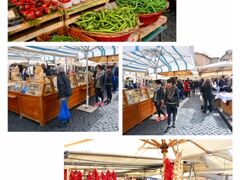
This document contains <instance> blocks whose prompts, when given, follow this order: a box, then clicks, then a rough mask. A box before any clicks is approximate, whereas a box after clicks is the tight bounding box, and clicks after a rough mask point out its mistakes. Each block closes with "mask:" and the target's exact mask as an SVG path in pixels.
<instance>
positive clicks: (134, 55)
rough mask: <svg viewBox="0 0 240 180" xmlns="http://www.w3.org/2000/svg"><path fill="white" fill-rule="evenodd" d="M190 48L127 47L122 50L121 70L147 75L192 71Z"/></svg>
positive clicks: (192, 53) (191, 50) (192, 62)
mask: <svg viewBox="0 0 240 180" xmlns="http://www.w3.org/2000/svg"><path fill="white" fill-rule="evenodd" d="M193 55H194V50H193V47H192V46H132V47H131V46H129V47H128V46H127V47H124V48H123V68H124V70H127V71H138V72H148V73H150V74H151V73H161V72H173V71H182V70H193V69H194V68H195V64H194V60H193V57H194V56H193Z"/></svg>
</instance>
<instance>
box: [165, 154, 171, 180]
mask: <svg viewBox="0 0 240 180" xmlns="http://www.w3.org/2000/svg"><path fill="white" fill-rule="evenodd" d="M164 180H173V164H172V163H171V162H170V160H169V159H168V158H166V159H165V160H164Z"/></svg>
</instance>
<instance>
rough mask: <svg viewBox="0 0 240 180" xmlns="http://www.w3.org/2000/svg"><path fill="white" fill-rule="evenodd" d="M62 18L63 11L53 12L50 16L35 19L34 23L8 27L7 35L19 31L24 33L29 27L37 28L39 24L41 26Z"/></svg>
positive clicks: (28, 22)
mask: <svg viewBox="0 0 240 180" xmlns="http://www.w3.org/2000/svg"><path fill="white" fill-rule="evenodd" d="M62 16H63V11H62V10H59V11H57V12H54V13H52V14H49V15H45V16H42V17H40V18H37V19H35V20H34V21H25V22H23V23H22V24H19V25H16V26H12V27H8V35H12V34H15V33H18V32H20V31H24V30H26V29H29V28H31V27H38V26H40V25H41V24H43V23H45V22H47V21H50V20H53V19H56V18H57V19H58V20H59V19H60V18H62Z"/></svg>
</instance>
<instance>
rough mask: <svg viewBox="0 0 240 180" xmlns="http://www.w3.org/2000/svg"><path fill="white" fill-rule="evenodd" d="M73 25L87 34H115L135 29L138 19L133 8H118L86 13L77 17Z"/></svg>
mask: <svg viewBox="0 0 240 180" xmlns="http://www.w3.org/2000/svg"><path fill="white" fill-rule="evenodd" d="M75 24H76V25H77V26H79V27H80V28H81V29H83V30H86V31H89V32H102V33H116V32H121V31H123V30H126V29H130V28H133V27H136V26H137V24H138V17H137V16H136V15H135V13H134V11H133V8H129V7H119V8H116V9H105V10H101V11H90V12H86V13H84V14H82V15H81V16H80V17H79V19H78V20H77V22H75Z"/></svg>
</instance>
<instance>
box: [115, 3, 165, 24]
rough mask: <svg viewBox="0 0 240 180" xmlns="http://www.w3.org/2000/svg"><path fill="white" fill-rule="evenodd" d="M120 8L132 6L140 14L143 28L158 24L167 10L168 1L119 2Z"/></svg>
mask: <svg viewBox="0 0 240 180" xmlns="http://www.w3.org/2000/svg"><path fill="white" fill-rule="evenodd" d="M117 4H118V5H119V6H130V7H131V8H133V9H134V12H135V13H136V14H138V16H139V20H140V22H141V26H148V25H150V24H152V23H154V22H156V21H157V20H158V19H159V17H160V16H161V15H162V13H163V12H164V11H165V10H166V9H167V6H168V2H167V0H117Z"/></svg>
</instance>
